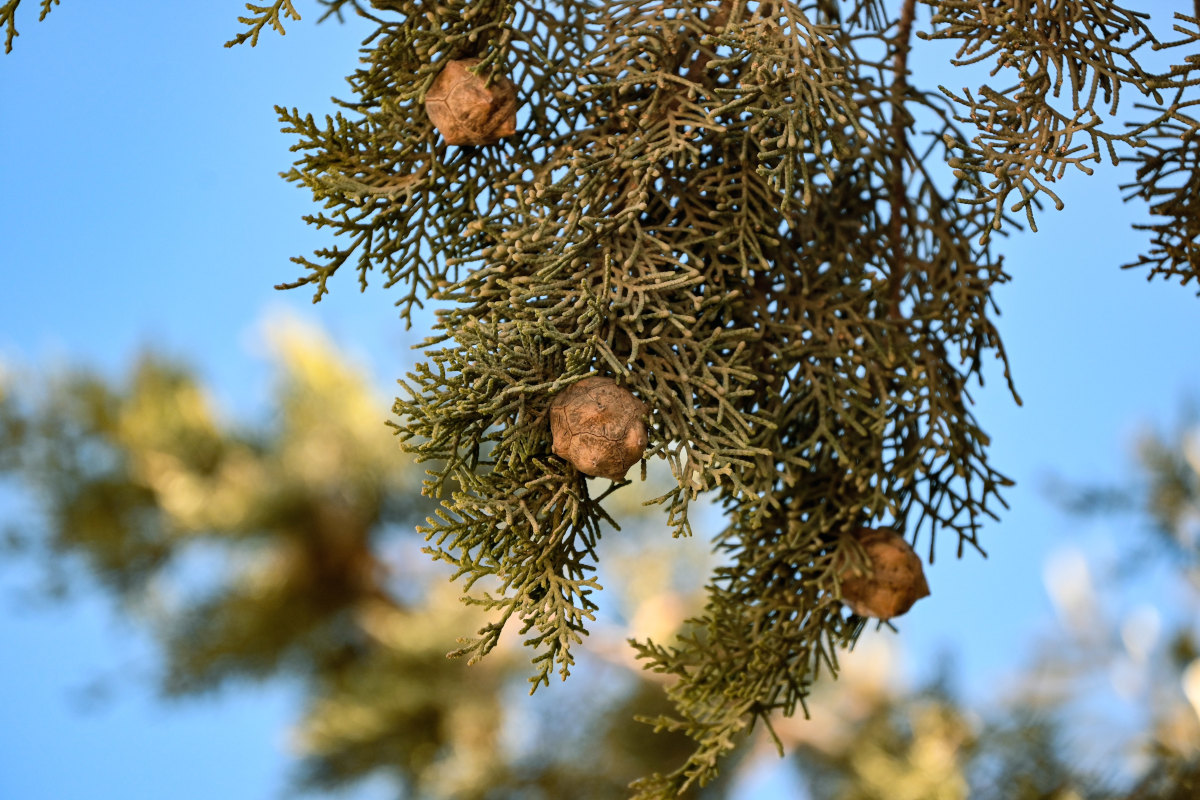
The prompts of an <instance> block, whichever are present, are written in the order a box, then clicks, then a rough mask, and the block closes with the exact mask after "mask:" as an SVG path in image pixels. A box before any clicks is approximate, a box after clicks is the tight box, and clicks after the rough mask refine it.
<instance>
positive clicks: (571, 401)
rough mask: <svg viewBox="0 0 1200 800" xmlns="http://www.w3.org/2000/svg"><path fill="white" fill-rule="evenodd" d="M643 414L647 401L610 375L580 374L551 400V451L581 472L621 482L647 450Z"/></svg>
mask: <svg viewBox="0 0 1200 800" xmlns="http://www.w3.org/2000/svg"><path fill="white" fill-rule="evenodd" d="M645 413H646V406H645V404H643V403H642V401H640V400H638V399H637V398H636V397H634V396H633V395H632V394H630V393H629V391H628V390H627V389H623V388H621V387H620V386H618V385H617V382H616V381H614V380H613V379H612V378H603V377H600V376H592V377H590V378H584V379H583V380H581V381H579V383H575V384H572V385H571V386H569V387H567V388H566V389H564V390H563V391H562V392H560V393H559V395H558V396H557V397H555V398H554V402H553V403H551V404H550V434H551V437H552V438H553V448H554V454H555V455H556V456H559V457H561V458H565V459H566V460H567V461H570V462H571V463H572V464H573V465H574V466H575V469H577V470H579V471H580V472H582V473H583V474H585V475H592V476H595V477H600V478H608V479H609V480H613V481H619V480H624V478H625V473H626V472H628V471H629V468H630V467H632V466H633V465H634V464H636V463H637V462H638V461H639V460H640V459H641V457H642V453H643V452H645V450H646V444H647V443H648V440H647V438H646V424H645V423H644V422H643V421H642V417H643V416H644V415H645Z"/></svg>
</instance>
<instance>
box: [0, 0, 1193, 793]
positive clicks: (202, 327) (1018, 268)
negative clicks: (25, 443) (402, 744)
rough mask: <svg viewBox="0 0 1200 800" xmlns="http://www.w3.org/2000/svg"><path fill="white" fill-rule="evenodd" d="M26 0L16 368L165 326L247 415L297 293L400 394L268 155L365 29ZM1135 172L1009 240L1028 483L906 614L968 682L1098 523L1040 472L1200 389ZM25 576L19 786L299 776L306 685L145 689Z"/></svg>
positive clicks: (1104, 463) (122, 786)
mask: <svg viewBox="0 0 1200 800" xmlns="http://www.w3.org/2000/svg"><path fill="white" fill-rule="evenodd" d="M26 5H29V6H31V7H30V8H28V9H22V11H23V12H27V13H24V14H23V19H22V20H19V22H21V23H23V24H21V31H22V35H21V36H20V38H19V39H18V40H17V42H16V47H15V50H14V52H13V53H12V54H10V55H8V56H6V57H4V58H2V59H0V186H3V187H4V191H3V192H2V193H0V243H2V244H3V247H2V249H0V277H2V278H3V286H2V288H0V363H3V362H15V363H19V364H23V365H26V366H43V365H54V364H62V363H79V362H85V363H88V364H92V365H96V366H99V367H100V368H102V369H104V370H107V371H111V372H113V373H116V372H119V371H120V370H122V369H123V368H124V367H125V366H126V365H127V364H128V363H129V361H130V359H131V358H132V357H133V356H134V355H136V354H137V353H138V352H139V351H140V350H142V349H145V348H147V347H149V346H154V347H158V348H165V349H167V350H168V351H169V352H171V353H174V354H177V355H181V356H183V357H185V358H187V359H188V360H190V361H191V362H192V363H194V364H195V365H196V366H197V367H198V368H199V370H200V372H201V373H202V375H204V376H205V378H206V379H208V380H209V381H210V382H211V383H212V384H213V385H214V386H215V387H216V389H217V394H218V398H219V400H220V401H221V402H222V404H223V405H224V406H225V407H226V408H228V409H230V411H231V412H233V413H254V412H256V411H261V410H262V402H263V398H264V397H265V396H266V391H267V388H268V384H267V378H266V376H265V370H264V368H265V366H266V364H265V361H264V360H263V357H262V353H261V352H258V351H257V348H256V346H255V345H254V344H253V343H254V342H255V341H256V340H257V339H258V338H259V337H257V335H256V334H255V331H256V329H257V326H260V325H261V324H262V321H263V319H264V316H265V315H266V314H268V313H269V312H271V311H280V310H284V311H288V312H290V313H293V314H295V315H299V316H302V317H304V318H306V319H310V320H313V321H315V322H317V323H319V324H320V325H322V326H323V327H325V328H326V329H328V330H329V331H331V332H332V334H333V336H334V338H335V339H336V340H337V341H338V343H339V344H340V345H341V346H343V347H345V348H347V349H349V351H350V352H351V353H353V354H354V356H355V357H356V358H358V359H360V360H361V361H362V362H364V363H366V364H368V365H369V367H370V369H371V371H372V373H373V374H374V375H376V376H377V377H378V380H379V384H380V386H381V387H385V390H386V387H387V386H388V385H389V384H390V382H391V381H392V380H393V379H394V378H395V377H397V376H399V375H400V374H402V372H403V371H404V369H405V367H406V365H407V364H409V363H411V362H412V361H413V360H414V358H415V356H414V354H413V353H412V352H411V350H410V349H409V345H410V344H411V342H412V341H413V340H414V338H415V336H416V335H419V334H420V333H421V331H420V330H419V329H418V330H416V331H414V332H412V333H405V331H404V330H403V326H402V325H401V323H400V322H399V320H398V317H397V314H396V311H395V309H394V308H393V307H392V305H391V302H392V301H391V298H390V297H389V296H388V295H387V293H384V292H381V291H377V290H372V291H369V292H368V293H366V294H365V295H360V294H358V292H357V287H356V286H355V284H354V281H353V280H352V279H351V276H349V275H347V276H345V277H344V278H343V279H342V280H341V281H339V282H335V283H334V284H333V294H332V296H330V297H328V298H326V300H324V301H323V302H322V303H321V304H320V305H318V306H315V307H314V306H312V305H311V304H310V299H311V296H310V293H308V292H307V291H304V290H300V291H297V292H287V293H281V292H276V291H275V290H273V289H272V288H271V287H272V286H273V285H274V284H276V283H278V282H281V281H285V280H290V279H292V278H294V277H295V276H296V268H295V266H294V265H292V264H290V263H289V262H288V260H287V259H288V257H289V256H291V255H295V254H298V253H307V252H309V251H310V250H311V249H312V247H314V246H319V245H321V244H325V243H326V242H325V239H324V235H323V234H318V233H316V232H314V231H310V230H308V229H307V228H306V226H305V225H304V224H303V223H302V222H301V220H300V217H301V215H302V214H305V213H308V212H309V211H310V210H311V201H310V198H309V196H308V195H307V193H306V192H304V191H301V190H299V189H296V188H295V187H293V186H291V185H289V184H286V183H284V182H283V181H282V180H281V179H279V177H278V176H277V173H278V172H279V171H281V170H283V169H286V168H287V167H288V165H289V164H290V162H291V160H292V158H291V154H290V153H289V152H288V150H287V148H288V146H289V145H290V144H291V141H290V140H289V138H288V137H285V136H284V135H282V134H281V133H280V132H279V125H278V123H277V121H276V118H275V114H274V112H273V110H272V107H273V105H274V104H277V103H278V104H283V105H288V106H293V105H294V106H298V107H300V108H301V109H304V110H309V111H313V112H315V113H321V112H323V111H325V110H327V109H328V108H329V105H330V103H329V98H330V96H331V95H344V94H345V93H346V91H345V84H344V81H343V76H344V75H346V74H348V73H349V72H350V71H351V70H352V69H353V67H354V65H355V61H356V56H357V49H358V46H359V45H358V43H359V40H360V39H361V38H362V35H363V34H364V33H365V32H366V29H365V28H364V26H362V25H361V24H359V23H358V22H357V21H355V23H354V24H351V25H346V26H339V25H337V24H336V23H327V24H325V25H322V26H316V25H315V24H314V22H315V19H316V16H317V10H316V8H315V6H314V4H311V3H304V2H301V3H297V7H298V8H299V9H300V10H301V12H302V13H304V14H305V15H306V18H305V19H304V20H303V21H302V22H299V23H295V22H294V23H292V24H291V25H290V26H289V33H288V35H287V36H286V37H284V38H280V37H278V36H277V35H275V34H273V33H269V32H268V33H265V34H264V36H263V38H262V40H261V41H260V44H259V46H258V47H257V48H255V49H253V50H251V49H250V48H248V47H240V48H235V49H233V50H227V49H224V48H222V47H221V44H222V43H223V42H224V41H225V40H226V39H228V38H229V37H230V36H231V35H232V33H233V32H235V31H236V30H237V29H238V28H237V23H236V22H235V21H234V20H235V17H236V16H237V14H238V13H239V9H238V6H239V4H238V3H235V2H226V3H190V4H179V3H162V2H150V1H149V0H127V2H124V3H121V4H115V5H114V4H98V3H85V2H81V1H80V0H67V2H65V3H63V4H62V6H59V7H55V9H54V11H53V13H52V14H51V15H50V17H49V19H48V20H47V21H46V22H44V23H41V24H38V23H36V22H35V21H34V19H33V17H34V16H35V14H32V13H28V12H34V11H35V10H36V8H35V7H34V6H35V5H36V4H35V3H34V2H33V0H29V2H28V3H26ZM117 7H119V8H120V9H121V11H120V12H114V11H112V10H111V9H113V8H117ZM923 18H924V14H923V13H922V19H923ZM917 45H918V46H917V49H916V55H914V58H919V54H920V52H921V43H919V42H918V43H917ZM916 66H917V68H918V69H919V70H920V69H930V65H929V64H928V63H925V64H922V63H921V62H919V61H918V62H917V64H916ZM939 74H940V73H939ZM1122 170H1123V171H1118V170H1113V169H1101V170H1100V171H1099V173H1098V174H1097V175H1096V176H1094V177H1092V178H1089V179H1085V178H1083V177H1082V176H1078V177H1076V178H1073V179H1072V180H1069V181H1067V182H1066V183H1065V184H1060V185H1061V186H1062V188H1063V196H1064V199H1065V200H1066V201H1067V209H1066V211H1064V212H1062V213H1054V212H1045V213H1043V214H1042V216H1041V218H1040V227H1041V232H1040V233H1038V234H1036V235H1031V234H1025V235H1019V236H1016V237H1014V238H1013V239H1012V240H1011V241H1009V242H1007V243H1002V244H1001V246H1000V248H1001V252H1003V253H1005V254H1006V256H1007V264H1008V270H1009V272H1010V273H1011V274H1012V275H1013V278H1014V280H1013V282H1012V283H1011V284H1010V285H1009V286H1006V287H1003V288H1002V289H1001V290H1000V291H999V294H998V299H999V303H1000V307H1001V309H1002V311H1003V316H1002V317H1001V318H1000V320H999V325H1000V329H1001V332H1002V334H1003V336H1004V338H1005V343H1006V346H1007V348H1008V351H1009V355H1010V358H1011V361H1012V363H1013V368H1014V373H1015V377H1016V380H1017V383H1018V386H1019V389H1020V392H1021V394H1022V396H1023V398H1024V401H1025V405H1024V407H1020V408H1018V407H1017V406H1016V405H1015V404H1014V403H1013V401H1012V399H1011V397H1010V396H1009V395H1008V393H1007V391H1006V390H1005V388H1004V383H1003V380H1002V379H1001V376H1000V374H999V372H998V371H997V370H994V371H993V372H992V377H991V379H990V380H989V382H988V384H987V386H986V387H984V388H982V389H975V390H973V395H974V396H975V399H976V401H977V406H976V414H977V417H978V418H979V419H980V420H981V422H982V424H983V427H984V428H985V430H987V431H988V432H989V433H990V434H991V436H992V438H993V443H992V451H991V457H992V460H993V463H994V464H995V465H996V466H998V467H999V468H1000V469H1001V470H1003V471H1005V472H1006V473H1007V474H1009V475H1010V476H1011V477H1013V478H1015V479H1016V480H1017V481H1018V486H1017V487H1016V488H1015V489H1013V490H1012V491H1011V492H1010V493H1009V495H1008V497H1009V501H1010V503H1011V505H1012V508H1011V510H1010V511H1008V512H1007V513H1006V514H1004V515H1003V518H1002V520H1001V521H1000V522H998V523H995V524H992V525H991V526H989V528H988V529H987V530H986V531H985V534H984V543H985V546H986V547H987V549H988V551H989V553H990V558H989V559H988V560H986V561H984V560H983V559H980V558H978V557H976V556H974V555H970V554H968V557H967V558H966V559H964V560H963V561H961V562H959V561H956V560H955V559H954V552H953V547H952V546H951V545H952V543H950V542H946V543H944V544H945V546H943V547H942V548H940V549H939V553H938V561H937V563H936V564H935V565H934V566H933V567H932V568H931V569H930V571H929V580H930V584H931V585H932V586H933V589H934V594H933V597H932V598H931V599H930V600H927V601H924V602H923V603H921V604H918V605H917V607H916V608H915V609H914V610H913V611H912V612H911V613H910V614H909V615H908V616H907V617H905V618H904V620H903V621H902V623H903V624H902V625H901V626H900V627H901V631H902V634H901V638H902V641H903V644H904V646H905V648H906V651H907V652H908V653H909V659H910V661H911V664H912V670H913V672H914V673H920V672H922V671H927V670H928V669H929V666H930V665H931V664H932V663H933V661H934V659H935V657H936V655H937V654H938V653H940V652H942V651H944V650H952V651H954V652H955V653H956V658H957V662H958V665H959V667H960V668H961V670H962V673H963V676H964V687H965V688H966V689H967V690H968V692H969V693H971V694H972V696H974V697H977V698H985V697H986V696H987V695H988V692H989V690H990V688H992V687H994V686H995V685H996V684H997V681H998V679H999V678H1000V677H1001V676H1003V675H1005V674H1007V673H1008V672H1009V671H1011V670H1012V669H1013V668H1014V666H1016V665H1018V664H1019V663H1020V661H1021V659H1022V657H1023V656H1024V655H1025V654H1026V653H1027V652H1028V649H1027V648H1028V641H1029V637H1030V634H1031V633H1032V632H1035V631H1039V630H1045V629H1046V627H1047V626H1048V625H1049V619H1050V613H1051V610H1050V604H1049V601H1048V600H1047V598H1046V593H1045V591H1044V589H1043V587H1042V583H1041V576H1042V563H1043V561H1044V559H1045V557H1046V556H1047V554H1048V553H1050V552H1052V551H1053V550H1055V549H1056V548H1058V547H1060V546H1062V545H1063V544H1064V543H1065V542H1067V541H1069V540H1070V539H1071V538H1072V537H1075V538H1078V537H1079V536H1083V537H1084V539H1083V541H1084V543H1085V545H1087V546H1089V547H1090V546H1093V545H1095V543H1096V542H1097V541H1098V539H1097V538H1096V537H1097V534H1096V533H1095V531H1094V530H1092V529H1086V530H1085V529H1084V528H1083V526H1082V525H1081V524H1080V523H1078V522H1076V521H1072V520H1069V519H1066V518H1064V517H1063V516H1062V515H1061V514H1059V513H1058V512H1057V511H1055V510H1054V508H1053V507H1052V505H1051V504H1050V503H1049V502H1048V501H1047V499H1046V498H1045V496H1044V493H1043V491H1042V487H1043V483H1044V480H1045V478H1046V477H1047V476H1048V475H1051V474H1059V475H1064V476H1069V477H1072V478H1079V479H1095V480H1104V479H1119V478H1120V477H1122V476H1123V475H1125V474H1127V472H1126V469H1127V467H1126V464H1127V447H1128V444H1129V441H1130V439H1131V437H1132V435H1133V434H1134V433H1135V431H1136V430H1137V429H1138V428H1139V426H1140V425H1142V424H1144V423H1153V424H1160V425H1163V426H1168V425H1170V424H1171V423H1172V422H1173V421H1174V420H1175V418H1176V414H1177V411H1178V409H1179V407H1180V404H1181V401H1182V400H1183V399H1184V398H1186V397H1188V396H1192V397H1200V375H1198V373H1197V370H1196V369H1195V365H1194V357H1195V352H1196V345H1197V343H1198V342H1200V315H1198V314H1197V313H1196V312H1197V303H1198V302H1200V300H1198V299H1197V298H1196V296H1195V288H1191V289H1182V288H1180V287H1179V286H1177V285H1169V284H1165V283H1162V282H1155V283H1149V284H1148V283H1146V281H1145V280H1144V275H1143V274H1142V273H1140V272H1137V271H1121V270H1119V269H1118V268H1117V267H1118V265H1119V264H1121V263H1124V262H1127V261H1129V260H1131V259H1132V258H1133V257H1134V256H1135V255H1136V254H1137V252H1138V251H1139V249H1140V248H1141V247H1143V245H1144V235H1143V234H1140V233H1137V232H1134V231H1131V230H1130V228H1129V223H1130V222H1131V221H1133V220H1139V219H1144V218H1145V211H1144V209H1143V208H1141V207H1139V206H1137V205H1129V206H1127V205H1124V204H1123V203H1122V202H1121V200H1120V197H1119V193H1118V192H1117V190H1116V184H1117V183H1119V182H1120V180H1127V179H1128V175H1129V171H1128V170H1127V169H1126V168H1122ZM420 324H421V323H418V326H419V325H420ZM380 411H381V418H382V417H383V416H384V415H385V414H386V412H387V409H386V408H381V410H380ZM1096 546H1098V545H1096ZM29 579H30V575H29V574H28V573H27V572H25V571H23V569H22V567H21V566H20V565H12V564H0V642H3V645H0V652H3V658H0V798H21V799H22V800H41V798H46V799H47V800H50V799H53V800H73V798H84V797H86V798H88V799H89V800H103V799H104V798H108V797H112V798H121V800H140V799H141V798H146V799H147V800H150V799H151V798H153V799H155V800H157V799H158V798H165V797H169V798H171V800H187V798H213V797H221V798H224V800H242V799H243V798H245V800H251V799H252V798H253V799H255V800H257V799H259V798H262V799H264V800H266V799H272V800H273V798H275V797H278V796H280V793H281V792H282V787H283V786H284V776H285V774H286V769H287V757H286V748H285V745H284V737H285V728H286V725H287V723H288V722H289V721H290V720H291V719H293V717H294V715H295V699H296V698H295V696H294V694H293V690H292V688H291V687H288V686H282V687H280V686H270V687H247V688H241V689H236V690H233V691H229V692H226V693H224V694H221V695H218V696H217V697H214V698H210V699H204V700H200V701H195V702H187V703H182V704H175V705H164V704H162V703H161V702H159V701H158V700H156V699H155V698H154V697H153V696H152V694H151V693H150V692H149V691H147V690H146V688H145V684H146V683H147V680H146V676H145V675H144V674H142V673H143V672H144V671H145V670H146V668H147V665H149V664H152V663H153V659H152V657H151V655H150V653H149V652H148V650H147V645H146V643H145V642H144V641H141V640H139V639H138V638H137V637H136V636H135V635H134V634H133V632H132V631H131V630H130V629H129V628H128V627H125V626H124V625H123V624H122V623H121V622H120V620H119V618H118V617H116V616H114V615H113V614H112V612H111V610H109V609H108V608H107V606H106V605H105V604H104V602H103V601H102V600H100V599H98V598H96V597H92V596H89V595H87V594H86V593H85V594H84V596H82V597H80V598H79V599H78V600H77V601H76V602H72V603H70V604H68V605H64V606H48V607H46V606H42V607H32V606H30V605H29V604H28V603H26V602H24V601H22V600H21V592H20V591H19V590H20V587H22V586H27V585H28V584H29ZM97 677H105V678H113V679H114V680H113V681H112V684H113V686H115V687H116V691H115V695H114V697H113V698H112V699H111V700H110V701H109V702H105V703H101V704H99V705H97V706H95V707H94V708H92V709H91V710H81V703H80V697H81V689H82V688H83V687H86V686H87V685H88V684H89V683H91V682H93V681H94V679H96V678H97Z"/></svg>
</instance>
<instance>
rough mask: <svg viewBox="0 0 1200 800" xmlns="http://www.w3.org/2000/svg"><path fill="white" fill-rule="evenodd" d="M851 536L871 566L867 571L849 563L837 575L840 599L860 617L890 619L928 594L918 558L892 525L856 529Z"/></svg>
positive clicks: (927, 587)
mask: <svg viewBox="0 0 1200 800" xmlns="http://www.w3.org/2000/svg"><path fill="white" fill-rule="evenodd" d="M850 535H851V536H852V537H853V538H854V539H855V540H856V541H857V542H858V544H859V546H861V547H862V549H863V552H864V553H865V554H866V557H867V561H868V563H869V566H870V572H869V573H868V572H864V571H863V570H862V569H860V568H859V567H857V566H854V565H848V566H846V567H845V568H844V569H843V570H842V571H841V574H840V575H839V576H838V579H839V582H840V584H841V589H842V602H843V603H845V604H846V605H847V606H849V607H850V610H851V611H853V612H854V613H855V614H858V615H859V616H860V617H875V618H876V619H891V618H892V617H898V616H900V615H901V614H903V613H905V612H906V611H908V610H909V609H910V608H912V606H913V603H915V602H917V601H918V600H920V599H921V598H922V597H928V596H929V584H928V583H926V581H925V571H924V569H923V568H922V566H921V558H920V557H919V556H918V555H917V554H916V553H915V552H914V551H913V549H912V546H911V545H910V544H909V543H908V542H906V541H905V540H904V537H903V536H901V535H900V534H898V533H897V532H896V531H894V530H892V529H891V528H859V529H858V530H856V531H854V533H852V534H850Z"/></svg>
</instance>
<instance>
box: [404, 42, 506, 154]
mask: <svg viewBox="0 0 1200 800" xmlns="http://www.w3.org/2000/svg"><path fill="white" fill-rule="evenodd" d="M478 63H479V59H478V58H464V59H460V60H458V61H451V62H449V63H448V64H446V67H445V69H443V70H442V71H441V73H440V74H439V75H438V76H437V78H435V79H434V81H433V85H432V86H430V87H429V91H428V92H427V93H426V94H425V111H426V113H428V114H429V119H431V120H432V121H433V124H434V127H436V128H437V129H438V133H440V134H442V137H443V138H445V140H446V144H454V145H481V144H495V143H496V142H498V141H500V140H501V139H503V138H504V137H505V136H512V135H513V134H514V133H516V132H517V86H516V84H514V83H513V82H512V81H510V80H509V79H508V78H505V77H504V76H502V75H500V76H496V77H495V78H494V79H493V80H492V83H491V85H490V86H489V85H488V83H487V80H486V79H485V78H484V77H483V76H481V75H476V74H475V73H473V72H471V67H474V66H475V65H476V64H478Z"/></svg>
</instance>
